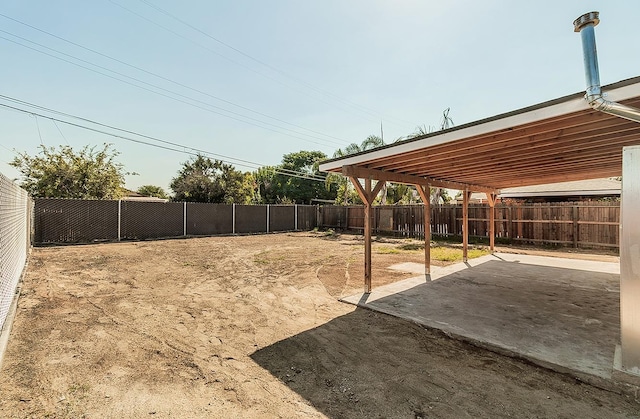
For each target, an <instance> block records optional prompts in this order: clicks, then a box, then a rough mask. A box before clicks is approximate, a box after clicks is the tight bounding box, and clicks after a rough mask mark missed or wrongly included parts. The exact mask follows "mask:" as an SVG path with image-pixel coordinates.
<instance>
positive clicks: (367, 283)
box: [349, 177, 384, 294]
mask: <svg viewBox="0 0 640 419" xmlns="http://www.w3.org/2000/svg"><path fill="white" fill-rule="evenodd" d="M349 179H351V183H353V186H354V187H355V188H356V191H357V192H358V195H359V196H360V199H362V202H364V292H365V294H369V293H370V292H371V204H372V203H373V200H374V199H375V197H376V195H378V193H379V192H380V189H382V186H383V185H384V182H378V183H377V184H376V186H375V188H373V190H371V178H365V180H364V188H363V187H362V185H361V184H360V181H359V180H358V178H355V177H350V178H349Z"/></svg>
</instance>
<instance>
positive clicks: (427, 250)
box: [415, 185, 431, 280]
mask: <svg viewBox="0 0 640 419" xmlns="http://www.w3.org/2000/svg"><path fill="white" fill-rule="evenodd" d="M415 187H416V189H417V190H418V193H419V194H420V198H421V199H422V203H423V205H424V207H423V211H424V276H425V278H426V279H428V280H430V279H431V200H430V198H431V188H430V187H429V186H422V185H415Z"/></svg>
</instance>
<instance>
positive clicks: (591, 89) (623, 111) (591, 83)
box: [573, 12, 640, 122]
mask: <svg viewBox="0 0 640 419" xmlns="http://www.w3.org/2000/svg"><path fill="white" fill-rule="evenodd" d="M598 23H600V19H599V13H598V12H589V13H585V14H583V15H582V16H580V17H579V18H577V19H576V20H574V21H573V26H574V31H575V32H580V36H581V37H582V53H583V56H584V75H585V79H586V82H587V93H586V95H585V99H586V100H587V102H589V105H590V106H591V107H592V108H593V109H596V110H598V111H602V112H605V113H608V114H611V115H616V116H619V117H621V118H625V119H630V120H631V121H635V122H640V109H636V108H633V107H631V106H626V105H622V104H620V103H617V102H612V101H610V100H607V99H605V98H604V97H602V91H601V89H600V73H599V71H598V52H597V50H596V35H595V27H596V25H597V24H598Z"/></svg>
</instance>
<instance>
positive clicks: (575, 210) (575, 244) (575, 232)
mask: <svg viewBox="0 0 640 419" xmlns="http://www.w3.org/2000/svg"><path fill="white" fill-rule="evenodd" d="M578 216H579V215H578V206H577V205H574V206H573V216H572V220H573V247H574V248H576V249H577V248H578V231H579V226H578Z"/></svg>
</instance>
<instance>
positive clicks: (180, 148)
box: [0, 95, 326, 182]
mask: <svg viewBox="0 0 640 419" xmlns="http://www.w3.org/2000/svg"><path fill="white" fill-rule="evenodd" d="M0 96H1V97H3V98H5V99H6V98H8V97H7V96H3V95H0ZM9 99H11V100H13V101H18V102H23V103H27V102H24V101H20V100H17V99H13V98H9ZM0 106H1V107H4V108H7V109H10V110H14V111H19V112H22V113H25V114H28V115H32V116H39V117H41V118H45V119H49V120H51V121H54V122H60V123H63V124H67V125H70V126H74V127H77V128H81V129H85V130H88V131H93V132H96V133H99V134H103V135H108V136H111V137H114V138H120V139H123V140H126V141H131V142H134V143H138V144H143V145H148V146H151V147H156V148H160V149H164V150H169V151H174V152H179V153H184V154H188V155H192V156H193V155H198V154H201V155H202V154H204V155H210V156H213V157H216V158H217V159H218V160H221V161H223V162H224V163H229V164H236V165H239V166H243V167H248V168H251V169H257V168H261V167H264V166H265V165H261V164H259V163H254V162H250V161H248V160H242V159H236V158H233V157H228V156H223V155H221V154H217V153H212V152H209V151H206V150H201V149H197V148H193V147H189V146H186V145H182V144H179V143H174V142H170V141H166V140H161V139H159V138H155V137H151V136H146V135H143V134H138V133H135V132H134V131H128V130H124V129H120V128H116V127H111V126H109V125H106V124H101V123H99V122H95V121H91V120H88V119H85V118H81V117H75V116H72V115H71V117H74V118H77V119H80V120H83V121H86V122H90V123H94V124H96V125H98V126H102V127H108V128H112V129H115V130H118V131H122V132H127V133H132V134H134V135H137V136H140V137H143V138H148V139H153V140H154V141H157V142H160V143H162V144H154V143H150V142H148V141H143V140H138V139H135V138H131V137H127V136H124V135H119V134H115V133H112V132H108V131H104V130H101V129H96V128H92V127H89V126H86V125H81V124H76V123H73V122H70V121H65V120H62V119H58V118H54V117H52V116H48V115H44V114H41V113H37V112H34V111H31V110H27V109H22V108H18V107H15V106H10V105H7V104H3V103H0ZM34 107H38V105H34ZM38 108H42V107H38ZM45 109H46V108H45ZM54 112H57V111H54ZM62 114H64V113H62ZM65 115H68V114H65ZM188 150H190V151H188ZM220 157H221V158H220ZM229 160H235V162H233V161H229ZM274 173H276V174H281V175H284V176H290V177H297V178H302V179H309V180H314V181H319V182H325V181H326V179H325V178H324V177H321V176H316V175H314V174H306V173H304V172H296V171H293V170H289V169H276V168H274Z"/></svg>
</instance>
